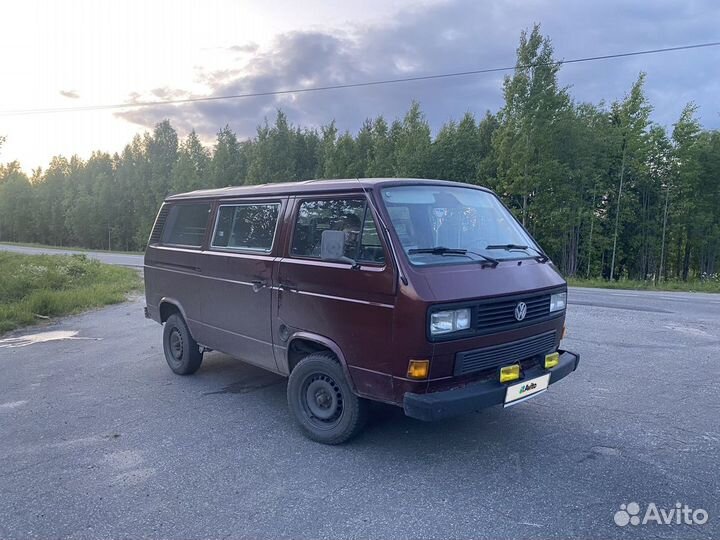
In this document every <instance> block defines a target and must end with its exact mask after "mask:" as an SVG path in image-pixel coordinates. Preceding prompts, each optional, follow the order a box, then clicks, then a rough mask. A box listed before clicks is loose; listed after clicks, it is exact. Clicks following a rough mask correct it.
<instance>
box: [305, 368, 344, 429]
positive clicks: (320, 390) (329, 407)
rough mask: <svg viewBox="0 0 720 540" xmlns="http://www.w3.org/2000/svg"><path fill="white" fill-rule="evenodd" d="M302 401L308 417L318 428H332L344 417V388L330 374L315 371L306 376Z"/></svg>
mask: <svg viewBox="0 0 720 540" xmlns="http://www.w3.org/2000/svg"><path fill="white" fill-rule="evenodd" d="M300 401H301V405H302V408H303V411H304V412H305V415H306V417H307V419H308V420H309V421H310V423H312V424H313V426H315V427H316V428H318V429H331V428H333V427H335V426H336V425H337V424H338V422H339V421H340V419H341V418H342V415H343V411H344V408H343V395H342V390H341V389H340V386H339V385H338V384H337V382H335V380H334V379H333V378H332V377H330V376H329V375H326V374H324V373H313V374H311V375H309V376H308V377H306V378H305V380H304V381H303V385H302V389H301V391H300Z"/></svg>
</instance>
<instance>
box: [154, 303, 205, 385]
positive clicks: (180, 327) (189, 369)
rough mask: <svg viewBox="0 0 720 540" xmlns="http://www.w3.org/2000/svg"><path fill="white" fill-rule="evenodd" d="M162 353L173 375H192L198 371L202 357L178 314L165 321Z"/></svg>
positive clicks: (195, 342)
mask: <svg viewBox="0 0 720 540" xmlns="http://www.w3.org/2000/svg"><path fill="white" fill-rule="evenodd" d="M163 351H164V352H165V360H166V361H167V363H168V366H170V369H172V370H173V373H176V374H178V375H192V374H193V373H195V372H196V371H197V370H198V369H200V364H201V363H202V357H203V355H202V353H201V352H200V347H199V346H198V344H197V341H195V340H194V339H193V337H192V335H191V334H190V330H189V329H188V327H187V324H186V323H185V320H184V319H183V318H182V315H180V314H179V313H174V314H172V315H170V316H169V317H168V320H167V321H165V327H164V328H163Z"/></svg>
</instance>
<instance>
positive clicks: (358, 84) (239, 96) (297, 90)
mask: <svg viewBox="0 0 720 540" xmlns="http://www.w3.org/2000/svg"><path fill="white" fill-rule="evenodd" d="M717 46H720V41H714V42H708V43H697V44H694V45H681V46H678V47H664V48H661V49H648V50H642V51H630V52H623V53H615V54H603V55H598V56H586V57H583V58H571V59H570V60H557V61H553V62H538V63H533V64H525V65H514V66H504V67H494V68H483V69H474V70H470V71H457V72H454V73H439V74H434V75H419V76H416V77H403V78H397V79H382V80H377V81H365V82H356V83H347V84H334V85H327V86H313V87H309V88H291V89H286V90H269V91H266V92H251V93H247V94H234V95H228V96H205V97H193V98H184V99H169V100H158V101H136V102H132V103H115V104H105V105H87V106H77V107H57V108H45V109H18V110H8V111H0V116H24V115H34V114H51V113H63V112H79V111H100V110H112V109H132V108H137V107H157V106H160V105H181V104H184V103H200V102H209V101H223V100H228V99H244V98H254V97H266V96H279V95H284V94H304V93H309V92H323V91H327V90H344V89H347V88H364V87H368V86H381V85H386V84H399V83H408V82H417V81H429V80H434V79H448V78H452V77H467V76H471V75H482V74H485V73H498V72H502V71H514V70H516V69H529V68H534V67H545V66H560V65H563V64H579V63H581V62H595V61H598V60H611V59H614V58H626V57H630V56H643V55H648V54H659V53H666V52H673V51H685V50H689V49H701V48H706V47H717Z"/></svg>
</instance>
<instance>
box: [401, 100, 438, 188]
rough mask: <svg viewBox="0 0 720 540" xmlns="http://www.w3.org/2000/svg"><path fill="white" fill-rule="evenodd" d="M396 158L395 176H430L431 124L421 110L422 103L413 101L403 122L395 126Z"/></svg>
mask: <svg viewBox="0 0 720 540" xmlns="http://www.w3.org/2000/svg"><path fill="white" fill-rule="evenodd" d="M395 131H396V133H395V134H394V136H395V138H394V145H393V146H394V160H395V176H398V177H407V178H423V177H425V176H429V175H428V174H427V173H428V172H429V170H428V169H429V164H430V150H431V139H430V125H429V124H428V122H427V120H426V119H425V115H423V113H422V111H421V110H420V104H419V103H418V102H417V101H413V103H412V105H411V106H410V110H408V112H407V114H406V115H405V118H403V121H402V124H400V125H399V126H398V127H395Z"/></svg>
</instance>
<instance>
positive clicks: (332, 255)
mask: <svg viewBox="0 0 720 540" xmlns="http://www.w3.org/2000/svg"><path fill="white" fill-rule="evenodd" d="M320 258H321V259H322V260H324V261H335V262H344V263H348V264H349V265H351V266H352V267H353V268H360V265H359V264H358V263H357V262H356V261H355V260H354V259H351V258H350V257H346V256H345V233H344V232H343V231H331V230H327V231H323V232H322V235H321V236H320Z"/></svg>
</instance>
